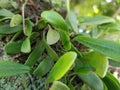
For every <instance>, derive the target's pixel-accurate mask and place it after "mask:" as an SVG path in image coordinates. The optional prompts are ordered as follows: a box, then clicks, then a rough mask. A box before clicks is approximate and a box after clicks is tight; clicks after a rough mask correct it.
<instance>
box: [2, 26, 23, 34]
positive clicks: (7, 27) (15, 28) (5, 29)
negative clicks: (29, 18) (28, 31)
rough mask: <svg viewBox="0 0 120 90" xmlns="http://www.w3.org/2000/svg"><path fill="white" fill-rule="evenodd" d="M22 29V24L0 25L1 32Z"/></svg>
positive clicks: (9, 32) (14, 31)
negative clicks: (12, 25)
mask: <svg viewBox="0 0 120 90" xmlns="http://www.w3.org/2000/svg"><path fill="white" fill-rule="evenodd" d="M19 31H22V25H18V26H15V27H10V26H9V25H0V34H13V33H16V32H19Z"/></svg>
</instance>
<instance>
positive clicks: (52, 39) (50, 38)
mask: <svg viewBox="0 0 120 90" xmlns="http://www.w3.org/2000/svg"><path fill="white" fill-rule="evenodd" d="M59 39H60V34H59V32H57V31H56V30H52V29H49V30H48V33H47V43H48V44H49V45H52V44H55V43H56V42H57V41H58V40H59Z"/></svg>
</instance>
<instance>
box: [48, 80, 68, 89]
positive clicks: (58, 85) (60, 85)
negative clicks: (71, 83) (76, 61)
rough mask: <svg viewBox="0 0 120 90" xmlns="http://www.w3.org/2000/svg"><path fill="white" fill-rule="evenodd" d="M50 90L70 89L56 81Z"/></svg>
mask: <svg viewBox="0 0 120 90" xmlns="http://www.w3.org/2000/svg"><path fill="white" fill-rule="evenodd" d="M50 90H70V88H69V87H68V86H67V85H65V84H64V83H62V82H60V81H54V82H53V85H52V86H51V88H50Z"/></svg>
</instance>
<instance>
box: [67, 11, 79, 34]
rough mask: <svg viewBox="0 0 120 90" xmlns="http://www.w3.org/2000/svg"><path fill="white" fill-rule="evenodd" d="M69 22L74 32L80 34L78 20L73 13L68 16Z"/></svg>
mask: <svg viewBox="0 0 120 90" xmlns="http://www.w3.org/2000/svg"><path fill="white" fill-rule="evenodd" d="M67 22H68V24H69V25H70V26H71V28H72V29H73V31H74V32H76V33H78V32H79V30H78V27H77V18H76V15H75V13H74V12H73V11H70V12H69V13H68V15H67Z"/></svg>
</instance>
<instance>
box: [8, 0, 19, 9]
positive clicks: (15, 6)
mask: <svg viewBox="0 0 120 90" xmlns="http://www.w3.org/2000/svg"><path fill="white" fill-rule="evenodd" d="M10 4H11V5H12V6H13V7H14V8H15V9H18V8H19V5H18V3H17V2H15V1H11V2H10Z"/></svg>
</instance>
